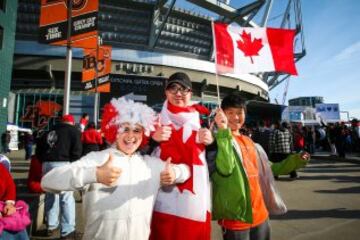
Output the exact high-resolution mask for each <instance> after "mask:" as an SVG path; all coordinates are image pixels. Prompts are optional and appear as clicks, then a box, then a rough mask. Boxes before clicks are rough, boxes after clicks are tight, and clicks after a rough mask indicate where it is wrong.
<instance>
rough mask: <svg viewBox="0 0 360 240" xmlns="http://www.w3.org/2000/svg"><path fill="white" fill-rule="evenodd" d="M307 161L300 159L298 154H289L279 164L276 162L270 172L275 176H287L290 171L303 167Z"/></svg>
mask: <svg viewBox="0 0 360 240" xmlns="http://www.w3.org/2000/svg"><path fill="white" fill-rule="evenodd" d="M307 163H308V161H306V160H303V159H301V156H300V154H299V153H296V154H290V155H289V156H288V157H287V158H285V159H284V160H282V161H281V162H277V163H274V164H272V165H271V170H272V172H273V174H274V175H275V176H278V175H287V174H289V173H290V172H291V171H294V170H297V169H299V168H303V167H305V165H306V164H307Z"/></svg>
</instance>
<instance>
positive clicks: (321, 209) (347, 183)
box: [10, 152, 360, 240]
mask: <svg viewBox="0 0 360 240" xmlns="http://www.w3.org/2000/svg"><path fill="white" fill-rule="evenodd" d="M22 156H23V153H20V152H15V153H12V154H11V156H10V157H11V159H12V160H13V166H14V168H13V175H14V177H15V178H16V179H22V178H26V176H27V169H28V162H25V161H20V159H21V158H22ZM299 175H300V178H299V179H297V180H295V181H290V180H289V179H288V178H287V177H285V176H284V177H281V178H280V180H279V181H277V183H278V187H279V189H280V191H281V193H282V196H283V198H284V200H285V202H286V204H287V207H288V209H289V211H288V213H287V214H286V215H284V216H273V217H272V220H271V227H272V239H274V240H288V239H292V240H309V239H311V240H318V239H319V240H320V239H321V240H323V239H327V240H332V239H334V240H335V239H336V240H338V239H342V240H354V239H359V235H360V158H359V157H357V156H354V155H352V156H349V157H348V159H335V158H329V157H328V154H327V153H320V154H317V156H315V157H313V159H312V160H311V162H310V164H309V165H308V166H307V167H306V168H305V169H303V170H302V171H300V172H299ZM77 206H78V213H79V215H80V213H81V212H80V208H81V204H80V203H78V205H77ZM81 226H82V221H81V219H78V229H79V230H80V229H81V228H82V227H81ZM33 239H46V238H42V237H36V238H33ZM212 239H213V240H215V239H216V240H220V239H222V238H221V231H220V229H219V227H218V226H217V224H216V222H214V223H213V231H212Z"/></svg>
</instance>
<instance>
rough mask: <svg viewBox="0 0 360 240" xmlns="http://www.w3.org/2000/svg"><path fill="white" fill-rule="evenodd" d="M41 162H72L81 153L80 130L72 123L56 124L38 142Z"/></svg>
mask: <svg viewBox="0 0 360 240" xmlns="http://www.w3.org/2000/svg"><path fill="white" fill-rule="evenodd" d="M37 148H39V150H40V151H37V152H38V154H39V155H41V156H38V157H40V158H39V159H40V160H41V161H42V162H73V161H76V160H78V159H79V158H80V157H81V154H82V143H81V132H80V131H79V130H78V129H77V128H76V127H75V126H73V125H70V124H66V123H59V124H57V125H56V126H55V127H54V128H53V129H52V130H51V131H49V132H48V133H46V134H45V135H44V137H43V140H40V141H39V142H38V145H37Z"/></svg>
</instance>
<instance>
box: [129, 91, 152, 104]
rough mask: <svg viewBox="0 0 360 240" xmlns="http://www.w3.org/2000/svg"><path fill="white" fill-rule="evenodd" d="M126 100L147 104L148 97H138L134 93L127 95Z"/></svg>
mask: <svg viewBox="0 0 360 240" xmlns="http://www.w3.org/2000/svg"><path fill="white" fill-rule="evenodd" d="M124 97H125V98H126V99H131V100H133V101H140V102H146V100H147V96H146V95H136V94H134V93H133V92H132V93H129V94H126V95H125V96H124Z"/></svg>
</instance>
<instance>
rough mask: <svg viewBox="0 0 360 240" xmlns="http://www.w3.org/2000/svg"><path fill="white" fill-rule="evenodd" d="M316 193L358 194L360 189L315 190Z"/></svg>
mask: <svg viewBox="0 0 360 240" xmlns="http://www.w3.org/2000/svg"><path fill="white" fill-rule="evenodd" d="M314 192H317V193H335V194H339V193H360V187H349V188H339V189H336V190H316V191H314Z"/></svg>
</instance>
